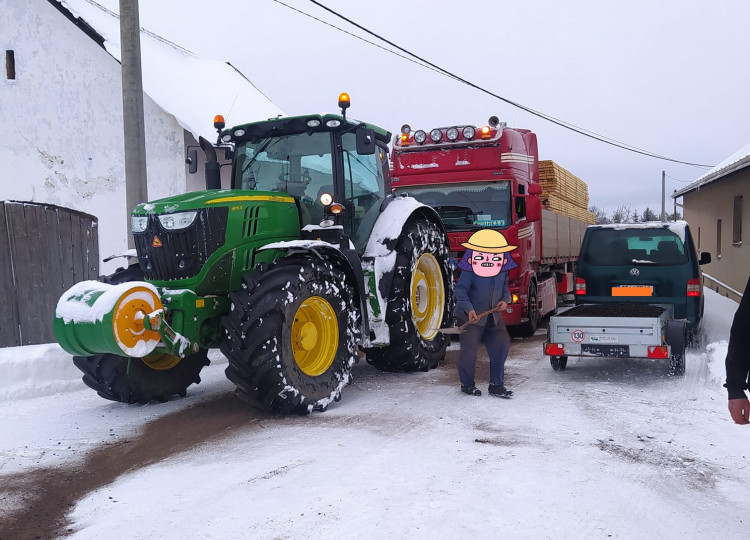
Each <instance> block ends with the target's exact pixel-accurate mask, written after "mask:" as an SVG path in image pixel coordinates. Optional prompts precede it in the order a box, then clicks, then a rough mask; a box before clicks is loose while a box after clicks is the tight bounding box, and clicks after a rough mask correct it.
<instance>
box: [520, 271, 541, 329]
mask: <svg viewBox="0 0 750 540" xmlns="http://www.w3.org/2000/svg"><path fill="white" fill-rule="evenodd" d="M526 315H527V316H528V318H529V320H528V321H526V322H525V323H523V324H522V325H521V334H522V335H524V336H526V337H531V336H533V335H534V332H536V329H537V327H538V326H539V299H538V298H537V295H536V283H534V282H533V281H532V282H531V283H529V296H528V300H527V302H526Z"/></svg>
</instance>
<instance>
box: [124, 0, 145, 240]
mask: <svg viewBox="0 0 750 540" xmlns="http://www.w3.org/2000/svg"><path fill="white" fill-rule="evenodd" d="M120 43H121V45H120V47H121V49H120V50H121V53H120V57H121V63H122V118H123V125H124V130H125V131H124V134H125V193H126V206H127V208H126V216H125V219H126V220H127V227H128V247H129V248H133V247H135V246H134V244H133V234H132V231H131V224H130V212H131V211H132V210H133V208H135V207H136V205H138V204H139V203H142V202H146V201H147V200H148V187H147V186H148V183H147V181H146V129H145V120H144V117H143V78H142V73H141V24H140V20H139V17H138V0H120Z"/></svg>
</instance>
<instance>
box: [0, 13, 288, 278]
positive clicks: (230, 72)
mask: <svg viewBox="0 0 750 540" xmlns="http://www.w3.org/2000/svg"><path fill="white" fill-rule="evenodd" d="M119 24H120V23H119V18H118V15H117V13H114V12H112V11H110V10H109V9H107V8H105V7H103V6H102V5H100V4H98V3H97V2H95V1H94V0H0V28H1V29H2V30H0V54H2V55H3V57H4V60H5V62H4V69H3V71H2V72H1V73H0V163H2V166H1V167H0V200H18V201H34V202H40V203H50V204H55V205H58V206H63V207H68V208H72V209H75V210H80V211H83V212H86V213H89V214H93V215H94V216H96V217H97V218H98V220H99V244H100V247H99V252H100V254H101V257H102V258H103V257H106V256H107V255H109V254H112V253H117V252H121V251H123V250H125V249H127V236H126V235H127V228H126V223H127V213H128V211H129V209H127V208H126V207H125V206H126V196H125V164H124V143H123V122H122V86H121V66H120V62H119V58H120V34H119V28H120V27H119ZM141 56H142V70H143V88H144V94H145V96H144V109H145V130H146V160H147V174H148V197H149V199H151V200H153V199H156V198H160V197H166V196H169V195H174V194H177V193H183V192H185V191H186V190H193V189H200V188H201V187H202V186H203V175H202V173H201V174H197V175H191V176H187V174H186V173H187V171H186V165H185V156H186V150H187V146H188V145H195V144H197V142H196V141H197V139H198V136H199V135H200V136H203V137H205V138H207V139H209V140H211V141H214V140H215V138H216V131H215V130H214V128H213V118H214V116H215V115H216V114H223V115H224V116H225V118H226V120H227V125H229V126H231V125H233V124H240V123H245V122H249V121H253V120H259V119H265V118H270V117H275V116H278V115H280V114H283V113H282V111H281V110H280V109H279V108H278V107H277V106H276V105H275V104H274V103H273V102H271V100H269V99H268V98H267V97H265V96H264V95H263V94H262V93H261V92H260V91H259V90H258V89H257V88H256V87H255V86H254V85H253V84H252V83H251V82H250V81H249V80H248V79H247V78H246V77H245V76H244V75H243V74H242V73H240V72H239V71H238V70H237V69H235V68H234V67H233V66H231V65H230V64H228V63H224V62H217V61H210V60H206V59H202V58H199V57H198V56H196V55H195V54H193V53H191V52H190V51H187V50H185V49H183V48H181V47H179V46H178V45H175V44H174V43H171V42H169V41H167V40H165V39H163V38H160V37H159V36H157V35H155V34H152V33H150V32H148V31H146V30H144V29H141ZM199 171H202V167H201V168H200V169H199ZM115 266H116V263H107V264H106V265H102V267H101V268H100V271H101V272H103V273H105V272H107V271H111V270H113V269H114V267H115Z"/></svg>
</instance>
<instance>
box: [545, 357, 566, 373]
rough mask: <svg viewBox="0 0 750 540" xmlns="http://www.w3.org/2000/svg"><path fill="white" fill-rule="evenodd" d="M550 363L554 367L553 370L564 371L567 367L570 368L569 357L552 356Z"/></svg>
mask: <svg viewBox="0 0 750 540" xmlns="http://www.w3.org/2000/svg"><path fill="white" fill-rule="evenodd" d="M549 363H550V364H551V365H552V369H554V370H555V371H563V370H564V369H565V368H566V367H568V357H567V356H550V357H549Z"/></svg>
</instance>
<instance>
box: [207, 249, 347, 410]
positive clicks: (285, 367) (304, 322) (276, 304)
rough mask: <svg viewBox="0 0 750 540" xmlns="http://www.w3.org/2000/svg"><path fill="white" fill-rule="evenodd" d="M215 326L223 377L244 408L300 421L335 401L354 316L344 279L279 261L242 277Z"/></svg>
mask: <svg viewBox="0 0 750 540" xmlns="http://www.w3.org/2000/svg"><path fill="white" fill-rule="evenodd" d="M229 298H230V300H231V301H232V309H231V311H230V312H229V314H228V315H226V316H225V317H224V319H223V320H222V325H223V326H224V331H225V334H226V339H225V340H224V341H223V343H222V345H221V351H222V352H223V353H224V355H225V356H226V357H227V359H228V360H229V366H228V367H227V369H226V375H227V378H228V379H229V380H230V381H232V382H233V383H234V384H236V385H237V389H238V391H239V394H240V397H241V398H243V399H244V400H245V401H247V402H248V403H249V404H250V405H252V406H254V407H256V408H259V409H263V410H267V411H271V412H277V413H299V414H307V413H309V412H311V411H313V410H325V409H326V408H327V407H328V404H329V403H330V402H331V401H334V400H335V401H338V400H339V399H341V390H342V388H343V387H344V386H346V385H347V384H348V383H349V380H350V377H351V367H352V365H353V364H354V363H355V362H356V361H357V349H356V331H357V327H358V321H359V318H358V317H359V315H358V311H357V310H356V308H355V303H354V292H353V290H352V288H351V286H350V285H349V284H348V283H347V282H346V278H345V276H344V273H343V272H341V271H340V270H338V269H336V268H334V267H333V265H331V264H330V263H328V262H325V261H320V260H313V259H308V258H304V257H291V256H290V257H285V258H282V259H279V260H278V261H276V262H275V263H273V264H272V265H271V266H270V267H269V268H267V269H264V270H260V271H257V272H256V273H251V274H247V275H246V276H244V278H243V288H242V289H241V290H239V291H238V292H235V293H231V294H230V295H229Z"/></svg>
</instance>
